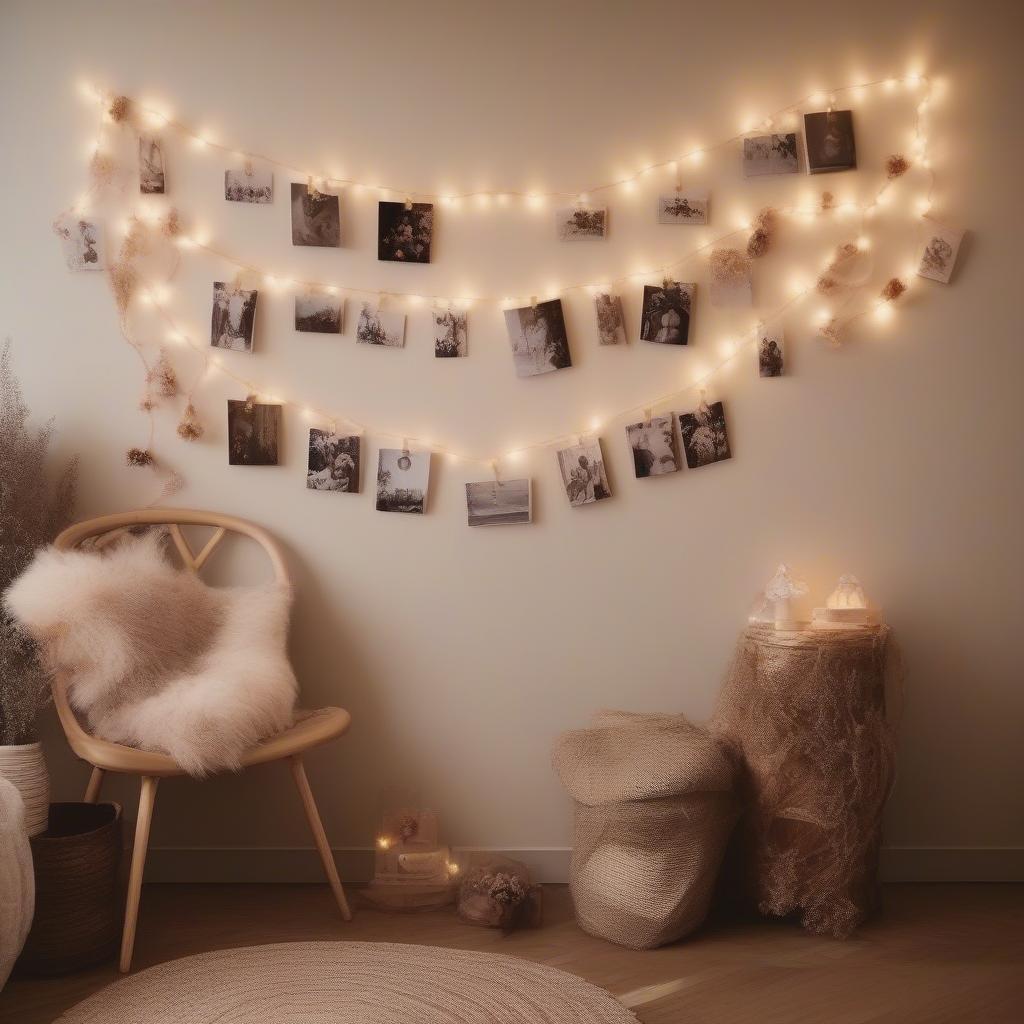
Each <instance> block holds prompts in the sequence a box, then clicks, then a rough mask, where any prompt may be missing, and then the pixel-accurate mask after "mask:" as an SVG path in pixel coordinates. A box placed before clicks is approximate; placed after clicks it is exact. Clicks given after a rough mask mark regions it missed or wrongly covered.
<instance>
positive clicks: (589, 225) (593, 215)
mask: <svg viewBox="0 0 1024 1024" xmlns="http://www.w3.org/2000/svg"><path fill="white" fill-rule="evenodd" d="M555 228H556V230H557V232H558V237H559V239H560V240H561V241H563V242H575V241H581V240H583V239H587V238H604V237H605V235H606V234H607V232H608V210H607V209H605V208H604V207H603V206H601V207H590V206H566V207H563V208H562V209H558V210H555Z"/></svg>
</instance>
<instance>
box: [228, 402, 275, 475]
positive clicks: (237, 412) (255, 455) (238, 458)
mask: <svg viewBox="0 0 1024 1024" xmlns="http://www.w3.org/2000/svg"><path fill="white" fill-rule="evenodd" d="M280 437H281V406H279V405H260V404H259V403H258V402H254V401H251V400H250V399H245V400H241V401H239V400H236V399H233V398H229V399H228V464H229V465H231V466H276V465H277V452H278V444H279V441H280Z"/></svg>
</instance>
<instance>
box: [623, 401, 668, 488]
mask: <svg viewBox="0 0 1024 1024" xmlns="http://www.w3.org/2000/svg"><path fill="white" fill-rule="evenodd" d="M626 438H627V440H628V441H629V447H630V450H631V451H632V452H633V471H634V472H635V473H636V475H637V477H638V478H640V477H647V476H662V475H663V474H665V473H674V472H676V470H677V469H679V454H678V452H677V451H676V436H675V431H674V424H673V418H672V416H671V415H668V416H652V417H651V418H650V419H649V420H645V421H644V422H643V423H631V424H630V425H629V426H628V427H626Z"/></svg>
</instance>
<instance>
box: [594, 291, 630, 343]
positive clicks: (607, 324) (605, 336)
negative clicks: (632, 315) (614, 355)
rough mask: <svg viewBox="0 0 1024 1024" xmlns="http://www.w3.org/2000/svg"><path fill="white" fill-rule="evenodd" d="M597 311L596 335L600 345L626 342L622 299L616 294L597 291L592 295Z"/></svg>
mask: <svg viewBox="0 0 1024 1024" xmlns="http://www.w3.org/2000/svg"><path fill="white" fill-rule="evenodd" d="M594 309H595V310H596V312H597V337H598V340H599V341H600V343H601V344H602V345H625V344H626V321H625V319H624V318H623V316H622V299H621V298H620V297H619V296H618V295H609V294H608V293H607V292H598V293H597V295H595V296H594Z"/></svg>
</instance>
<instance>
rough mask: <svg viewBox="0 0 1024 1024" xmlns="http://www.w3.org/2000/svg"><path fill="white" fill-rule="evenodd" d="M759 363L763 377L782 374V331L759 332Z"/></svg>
mask: <svg viewBox="0 0 1024 1024" xmlns="http://www.w3.org/2000/svg"><path fill="white" fill-rule="evenodd" d="M757 365H758V369H759V371H760V374H761V376H762V377H781V376H782V371H783V360H782V331H761V332H760V334H758V336H757Z"/></svg>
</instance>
